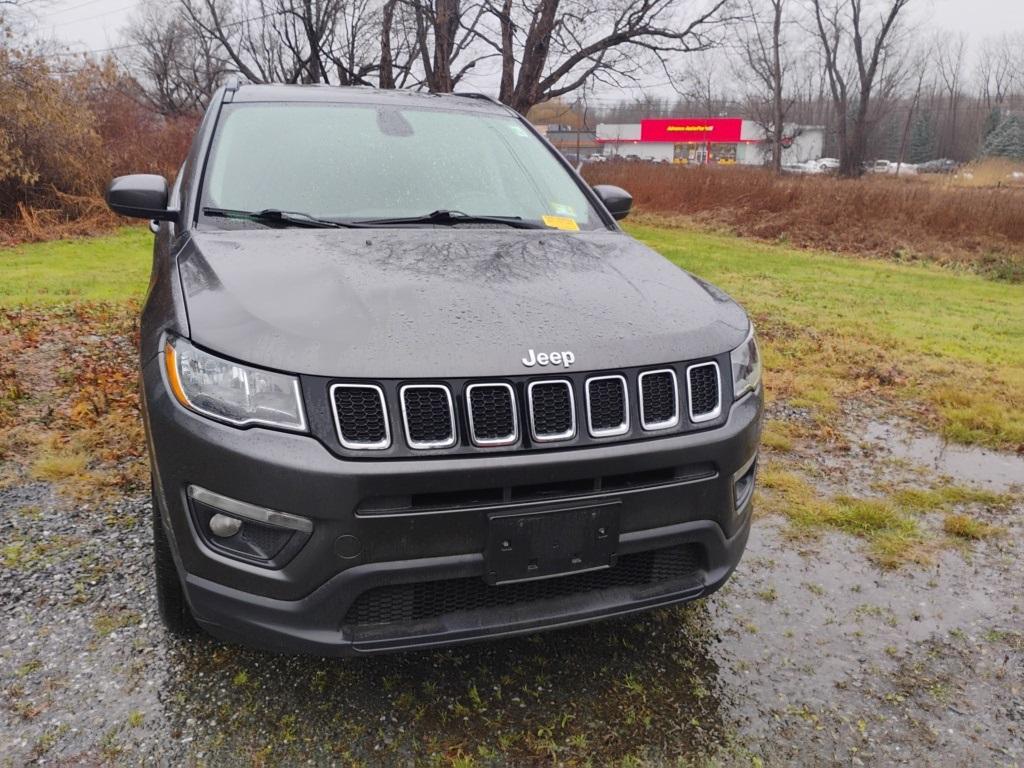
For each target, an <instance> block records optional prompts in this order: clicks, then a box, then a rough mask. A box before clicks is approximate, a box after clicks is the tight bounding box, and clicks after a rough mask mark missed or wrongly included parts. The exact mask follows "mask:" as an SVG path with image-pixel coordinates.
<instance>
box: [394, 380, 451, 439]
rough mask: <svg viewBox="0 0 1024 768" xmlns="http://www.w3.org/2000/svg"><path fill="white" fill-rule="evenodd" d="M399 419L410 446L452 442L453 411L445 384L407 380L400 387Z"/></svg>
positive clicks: (449, 394) (449, 393)
mask: <svg viewBox="0 0 1024 768" xmlns="http://www.w3.org/2000/svg"><path fill="white" fill-rule="evenodd" d="M401 398H402V420H403V421H404V423H405V438H406V442H408V443H409V447H410V448H416V449H420V448H447V447H449V446H452V445H455V411H454V408H453V407H452V395H451V392H449V391H448V387H445V386H442V385H440V384H408V385H406V386H404V387H402V390H401Z"/></svg>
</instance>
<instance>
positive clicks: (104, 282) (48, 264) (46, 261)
mask: <svg viewBox="0 0 1024 768" xmlns="http://www.w3.org/2000/svg"><path fill="white" fill-rule="evenodd" d="M152 243H153V236H152V235H151V234H150V232H149V230H147V229H145V228H142V227H125V228H124V229H121V230H119V231H118V232H116V233H115V234H113V235H108V236H106V237H93V238H82V239H78V240H55V241H52V242H47V243H32V244H29V245H19V246H16V247H14V248H5V249H0V306H3V307H10V306H18V305H32V306H38V305H47V304H49V305H53V304H66V303H68V302H71V301H120V300H123V299H128V298H136V299H141V298H142V296H143V293H144V292H145V290H146V282H147V281H148V280H149V265H150V251H151V249H152Z"/></svg>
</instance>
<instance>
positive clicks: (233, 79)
mask: <svg viewBox="0 0 1024 768" xmlns="http://www.w3.org/2000/svg"><path fill="white" fill-rule="evenodd" d="M238 88H239V82H238V75H228V79H227V80H225V81H224V101H226V102H229V103H230V102H231V100H232V99H233V98H234V96H235V93H236V92H237V91H238Z"/></svg>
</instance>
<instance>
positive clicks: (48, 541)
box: [0, 414, 1024, 766]
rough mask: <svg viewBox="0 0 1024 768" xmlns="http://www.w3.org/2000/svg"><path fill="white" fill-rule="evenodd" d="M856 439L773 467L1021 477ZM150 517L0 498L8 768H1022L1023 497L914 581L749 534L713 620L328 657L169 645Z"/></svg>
mask: <svg viewBox="0 0 1024 768" xmlns="http://www.w3.org/2000/svg"><path fill="white" fill-rule="evenodd" d="M789 416H790V417H792V418H796V419H798V418H799V414H797V415H795V416H794V415H792V414H790V415H789ZM846 432H847V434H848V435H849V437H850V439H849V444H846V445H843V446H842V447H841V448H839V447H836V446H827V445H818V444H805V445H803V446H801V447H800V448H798V450H796V451H795V452H794V453H793V454H792V455H787V456H784V457H778V458H777V459H773V460H778V461H781V462H786V463H787V466H792V467H795V468H797V469H799V470H800V471H802V472H806V473H807V475H808V477H811V478H813V479H814V482H815V483H816V485H818V486H820V487H821V488H822V491H823V493H824V492H827V493H835V492H837V491H845V492H848V493H854V494H862V493H871V488H872V487H873V486H876V485H877V483H878V480H879V478H884V479H885V481H886V482H887V483H893V482H913V483H918V484H922V483H929V484H930V483H934V482H939V481H942V482H945V480H943V479H942V478H941V475H948V476H950V477H951V478H952V479H953V480H955V481H956V482H958V483H963V484H969V485H975V484H976V485H978V486H981V487H987V488H990V489H992V490H997V491H1000V492H1007V491H1009V492H1013V493H1017V492H1019V491H1020V490H1021V488H1020V487H1019V486H1018V485H1016V483H1021V482H1024V472H1021V471H1019V470H1020V469H1021V466H1022V464H1021V463H1020V462H1022V460H1021V459H1020V458H1019V457H1014V456H1009V455H1001V454H988V455H985V454H982V453H981V452H977V451H975V452H970V451H966V452H965V453H964V455H962V456H961V455H960V453H959V451H960V450H961V449H957V451H958V452H957V453H954V452H952V451H951V450H950V449H948V448H943V447H942V445H941V443H939V442H936V441H935V440H934V438H931V437H929V436H928V435H925V434H923V433H920V432H914V431H913V430H910V429H909V428H908V427H906V425H902V424H900V423H898V422H892V421H884V420H883V421H879V420H877V419H875V418H869V416H867V415H864V416H861V417H858V418H857V419H856V420H854V421H852V422H851V423H848V424H847V425H846ZM937 448H938V449H941V450H936V449H937ZM943 457H945V458H943ZM951 457H952V458H951ZM965 462H966V463H965ZM147 505H148V502H147V501H146V500H144V499H137V500H130V501H125V502H123V503H121V504H118V505H114V506H110V507H104V508H99V509H97V508H88V507H79V508H73V507H71V506H70V505H69V504H68V503H67V502H66V501H63V500H61V499H59V498H57V497H56V496H55V495H54V493H53V492H52V490H51V489H50V488H49V486H47V485H45V484H34V485H23V486H19V487H15V488H10V489H8V490H6V491H0V510H2V517H0V543H2V546H3V558H4V561H3V564H4V568H3V570H2V572H0V606H2V613H0V616H2V628H0V687H2V691H3V694H2V695H3V700H2V707H0V765H22V764H25V763H31V762H33V761H35V762H38V763H40V764H60V765H76V764H87V765H92V764H97V763H108V762H110V763H125V764H135V763H138V762H142V761H153V762H160V763H167V764H211V765H213V764H229V765H237V764H243V765H244V764H256V765H262V764H296V763H299V762H305V761H307V760H308V761H311V762H312V763H315V764H324V763H332V762H333V763H337V764H342V765H348V764H354V763H355V764H367V765H377V764H387V765H392V764H436V765H449V764H451V765H477V764H480V765H508V764H515V765H535V764H567V765H576V764H580V765H586V764H594V765H607V764H625V765H639V764H655V765H662V764H673V765H675V764H684V765H686V764H697V765H701V764H724V765H789V764H793V763H800V764H808V765H833V764H835V765H903V764H906V765H934V764H936V763H942V764H947V765H985V766H990V765H993V766H997V765H1004V766H1020V765H1024V564H1022V561H1021V552H1022V545H1024V519H1022V515H1021V513H1022V511H1024V508H1022V505H1021V502H1020V499H1019V498H1018V499H1017V501H1016V502H1015V504H1014V505H1013V506H1011V507H1008V508H1007V507H1004V508H1001V509H998V510H996V509H975V510H973V511H972V514H976V515H979V516H981V517H983V518H985V519H986V520H987V521H988V522H990V523H991V524H993V525H998V527H999V530H1000V534H999V535H998V536H992V537H990V538H986V539H984V540H980V541H976V542H964V543H960V544H953V543H950V542H947V543H945V544H944V545H943V546H941V547H938V548H937V549H936V551H935V555H934V558H933V560H932V562H931V563H930V564H928V565H924V566H922V565H909V566H906V567H903V568H900V569H897V570H884V569H880V568H879V567H878V566H876V565H874V564H873V563H872V561H871V560H870V559H869V558H868V557H867V556H866V555H865V545H864V542H863V541H861V540H860V539H856V538H853V537H850V536H847V535H845V534H841V533H829V532H822V533H820V534H819V535H817V536H806V535H799V536H797V535H795V534H794V532H793V530H792V529H791V528H790V527H789V525H788V524H787V522H786V521H785V520H784V519H783V518H782V517H780V516H778V515H761V516H759V518H758V519H757V520H756V521H755V527H754V531H753V533H752V536H751V540H750V544H749V548H748V551H747V555H746V557H745V558H744V560H743V562H742V564H741V566H740V568H739V570H738V571H737V573H736V574H735V576H734V577H733V579H732V580H731V582H730V583H729V584H728V585H727V587H726V588H725V589H723V590H722V591H721V592H719V593H717V594H716V595H714V596H712V597H711V598H709V599H708V600H705V601H702V602H699V603H696V604H693V605H690V606H687V607H684V608H678V609H671V610H663V611H659V612H655V613H652V614H648V615H645V616H643V617H641V618H639V619H630V620H621V621H613V622H606V623H602V624H597V625H593V626H589V627H584V628H579V629H575V630H570V631H562V632H555V633H547V634H540V635H536V636H532V637H528V638H522V639H517V640H512V641H506V642H497V643H484V644H479V645H473V646H467V647H462V648H457V649H452V650H446V651H440V652H427V653H413V654H405V655H399V656H387V657H376V658H369V659H353V660H341V661H338V660H322V659H309V658H284V657H275V656H271V655H267V654H264V653H260V652H255V651H248V650H244V649H241V648H237V647H232V646H226V645H222V644H220V643H218V642H216V641H213V640H211V639H205V638H198V639H196V640H194V641H188V642H181V641H172V640H170V639H169V638H168V637H167V636H166V634H165V633H164V631H163V630H162V628H161V627H160V625H159V622H158V620H157V618H156V616H155V612H154V609H153V595H152V588H151V583H150V576H149V563H150V553H149V529H148V525H147V523H146V519H147V516H148V514H149V511H148V506H147ZM940 521H941V519H940V518H939V519H936V520H934V521H932V520H929V521H928V522H927V525H929V526H931V527H932V528H935V527H937V526H938V525H939V524H940Z"/></svg>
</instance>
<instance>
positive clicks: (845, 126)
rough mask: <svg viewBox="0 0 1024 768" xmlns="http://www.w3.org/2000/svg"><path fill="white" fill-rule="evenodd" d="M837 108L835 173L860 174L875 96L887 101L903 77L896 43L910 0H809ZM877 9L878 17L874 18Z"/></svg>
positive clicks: (854, 175)
mask: <svg viewBox="0 0 1024 768" xmlns="http://www.w3.org/2000/svg"><path fill="white" fill-rule="evenodd" d="M810 1H811V9H812V11H813V16H814V26H815V30H816V32H817V35H818V42H819V44H820V46H821V50H822V54H823V58H824V65H825V73H826V76H827V79H828V84H829V90H830V94H831V97H832V101H833V104H834V106H835V111H836V123H837V133H838V139H839V173H840V174H841V175H843V176H847V177H857V176H860V175H861V174H862V173H863V163H864V159H865V150H866V147H867V141H868V136H869V133H870V129H871V125H872V122H873V120H874V119H875V117H876V115H875V114H874V113H872V106H873V100H874V101H883V102H884V101H885V100H887V99H888V98H889V97H890V96H891V95H892V94H893V92H894V91H895V90H896V87H897V86H898V85H899V83H900V81H901V79H902V78H901V75H902V72H901V69H900V62H899V61H898V60H897V57H896V56H895V51H894V46H895V43H896V41H897V38H898V34H897V33H898V21H899V19H900V14H901V13H902V12H903V11H904V10H905V9H906V7H907V5H908V4H909V3H910V0H878V2H872V0H867V6H866V7H865V0H810ZM876 12H877V17H876Z"/></svg>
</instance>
